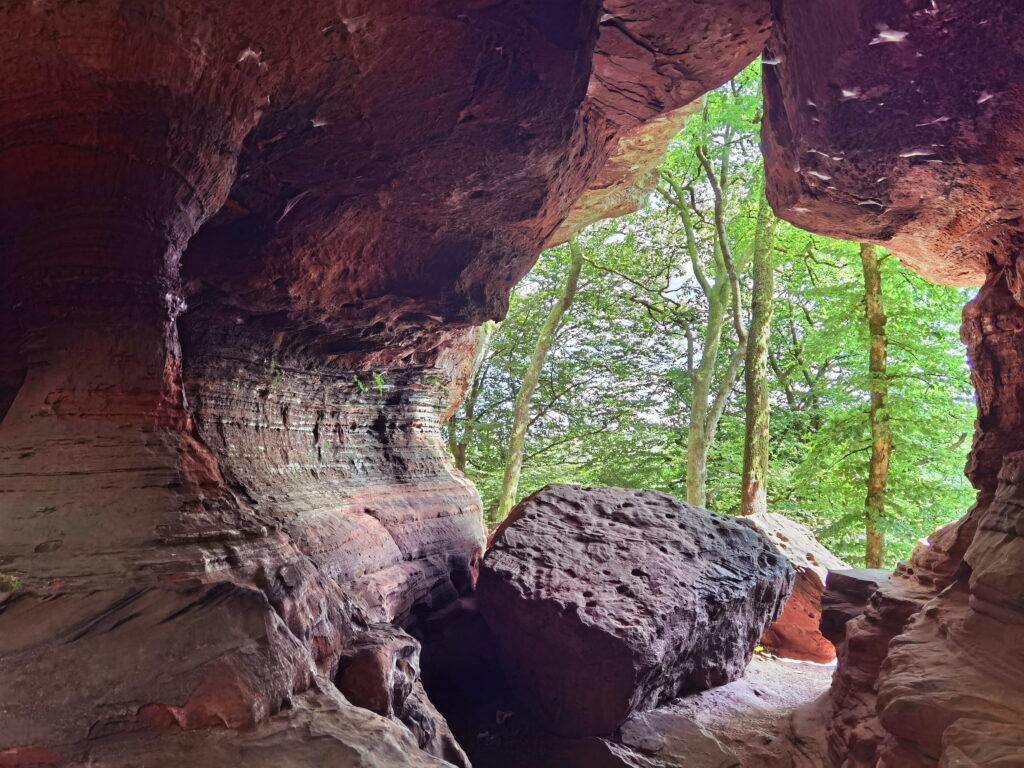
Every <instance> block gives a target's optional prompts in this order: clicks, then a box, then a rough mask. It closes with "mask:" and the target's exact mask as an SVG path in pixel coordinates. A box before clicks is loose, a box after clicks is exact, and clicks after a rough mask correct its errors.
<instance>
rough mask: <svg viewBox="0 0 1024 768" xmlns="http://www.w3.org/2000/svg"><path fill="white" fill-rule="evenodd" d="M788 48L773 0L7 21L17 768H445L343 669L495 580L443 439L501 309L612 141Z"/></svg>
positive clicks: (0, 541) (2, 209)
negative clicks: (93, 764)
mask: <svg viewBox="0 0 1024 768" xmlns="http://www.w3.org/2000/svg"><path fill="white" fill-rule="evenodd" d="M666 16H670V17H671V18H672V19H680V20H685V21H686V23H685V24H682V23H680V24H671V25H667V24H664V23H661V22H662V21H663V20H664V19H665V18H666ZM767 27H768V15H767V2H766V0H733V1H732V2H729V3H725V4H719V5H716V6H715V7H714V8H711V7H705V4H703V3H699V2H695V1H694V2H684V3H674V4H673V3H655V4H645V6H644V7H643V8H642V9H640V8H635V7H633V6H632V5H631V4H628V3H611V2H609V3H607V4H605V5H604V6H602V5H600V4H599V3H596V2H584V3H561V2H557V3H551V2H546V1H545V2H539V1H536V0H520V1H517V2H512V3H493V2H487V1H486V0H485V2H430V3H421V2H405V1H404V0H388V1H387V2H372V3H369V2H362V0H345V1H344V2H341V3H340V4H326V5H325V4H323V3H314V2H309V1H308V0H299V2H292V1H291V0H289V1H288V2H284V1H283V0H282V1H280V2H279V1H278V0H271V2H268V3H262V4H259V5H258V6H254V5H253V4H252V3H248V2H241V0H226V1H225V0H222V1H220V2H210V1H209V0H181V1H180V2H173V3H161V2H149V1H148V0H147V1H145V2H124V0H97V1H96V2H90V3H85V4H82V3H75V2H68V1H67V0H55V1H54V2H45V3H34V2H13V3H7V4H5V5H4V7H3V8H2V9H0V49H2V51H3V54H2V55H0V72H2V75H3V76H2V78H0V178H2V179H3V183H2V184H0V239H2V241H3V248H2V249H0V260H2V264H3V270H4V276H5V280H4V281H3V282H2V285H0V419H2V422H0V491H2V492H0V576H2V584H3V586H2V587H0V589H2V590H4V592H3V602H2V603H0V649H2V652H0V701H3V702H4V707H3V709H2V711H0V755H2V756H3V757H2V760H3V761H6V763H5V764H13V765H20V764H33V763H46V762H47V761H50V762H63V763H65V764H80V763H87V762H88V761H90V760H94V759H95V760H101V761H102V762H103V764H105V765H115V764H124V765H129V764H140V763H142V762H146V761H147V759H148V758H145V756H146V755H150V756H152V755H160V764H161V765H168V766H173V765H178V764H186V765H195V764H196V760H195V757H194V754H195V750H201V751H202V752H203V753H204V754H206V755H207V756H208V757H209V758H210V759H211V760H215V761H216V762H218V763H219V764H223V765H234V764H254V765H255V764H259V760H261V759H262V760H263V761H264V763H273V761H274V760H275V759H276V758H277V757H278V756H280V755H281V754H282V751H283V750H285V745H287V746H288V749H292V750H293V751H294V757H293V758H291V759H292V760H293V761H294V762H296V763H302V764H310V761H313V760H320V759H323V760H327V759H328V758H329V757H331V756H336V755H338V754H340V753H341V751H343V750H342V749H341V747H343V746H344V744H345V740H346V739H349V738H350V737H351V738H352V739H355V737H354V736H351V733H352V732H351V730H346V728H349V725H351V724H353V723H359V724H363V723H365V724H366V726H365V727H366V729H367V730H366V733H370V732H372V733H376V734H380V739H381V740H382V741H381V743H382V744H387V745H389V746H388V747H387V748H386V749H384V748H382V750H381V751H380V752H379V754H378V755H377V756H376V757H375V758H374V760H376V763H377V764H380V765H414V764H424V765H426V764H431V763H432V761H434V762H435V763H436V760H434V758H429V757H428V756H427V755H426V754H425V753H423V752H422V751H420V750H417V748H416V741H415V740H413V739H412V738H411V736H409V734H408V733H407V731H406V730H405V729H404V727H403V726H400V725H397V724H396V723H395V722H394V721H393V720H388V719H385V718H383V717H381V716H379V715H377V714H373V713H370V712H369V711H366V710H356V709H355V708H353V707H352V706H351V705H350V704H347V703H346V702H345V701H344V700H343V699H342V698H341V697H340V694H338V693H336V692H333V693H332V692H331V687H332V686H333V683H332V682H331V681H334V680H336V679H337V678H336V675H337V673H338V668H339V664H340V662H341V660H342V658H343V657H345V658H347V656H346V654H347V653H349V652H350V651H352V650H353V649H355V648H358V647H361V645H360V643H361V642H362V640H361V638H363V639H365V637H364V636H365V635H367V629H366V628H367V626H368V625H369V624H371V623H378V624H379V623H387V622H394V621H404V620H405V619H406V618H407V617H408V616H410V615H412V614H416V613H418V612H422V611H426V610H430V609H432V608H436V607H438V606H441V605H443V604H444V603H445V602H447V601H450V600H452V599H453V598H455V597H456V596H457V595H458V594H460V593H461V592H464V591H465V590H466V589H467V588H468V587H469V585H470V584H471V583H472V580H473V578H474V574H475V568H476V559H477V558H478V556H479V552H480V549H481V547H482V544H483V531H482V525H481V523H480V506H479V498H478V496H477V494H476V492H475V490H474V489H473V488H472V486H471V485H470V484H469V483H468V482H467V481H466V480H465V479H464V478H462V477H461V476H459V475H457V474H456V473H455V472H454V471H453V470H451V469H450V468H449V466H448V464H447V460H446V459H445V457H444V453H443V447H442V445H441V442H440V440H439V435H438V429H439V425H440V423H441V421H442V419H443V418H444V416H445V414H446V413H447V412H448V411H449V410H450V409H451V407H452V405H453V403H454V402H456V401H457V399H458V397H459V394H460V388H461V387H462V386H464V383H465V376H466V365H467V362H468V359H469V357H470V354H471V351H472V336H473V334H472V329H471V326H472V325H473V324H474V323H479V322H481V321H482V320H484V319H487V318H490V317H499V316H500V315H501V314H502V313H503V311H504V308H505V304H506V301H507V293H508V290H509V289H510V287H511V286H512V285H514V284H515V282H516V281H517V280H518V279H519V278H520V277H521V276H522V275H523V274H524V273H525V272H526V270H527V269H528V268H529V266H530V265H531V264H532V262H533V260H534V259H535V258H536V256H537V253H538V252H539V250H540V247H541V245H542V244H543V243H544V242H545V241H546V240H547V239H548V238H549V237H550V235H551V234H552V232H553V231H554V230H555V228H556V226H557V225H558V224H559V222H560V221H562V220H563V219H564V218H565V217H566V215H567V213H568V212H569V210H570V209H571V207H572V206H573V204H574V202H575V200H576V199H577V198H578V197H579V196H580V195H581V194H582V193H583V191H584V190H585V189H586V188H587V187H588V186H589V185H590V184H591V182H593V181H594V180H595V179H596V178H597V176H598V174H599V172H600V171H601V168H602V167H603V165H604V163H605V161H606V159H607V157H608V156H609V155H610V153H611V152H612V151H613V149H614V146H615V144H616V141H617V137H618V136H619V135H624V134H625V133H626V132H629V131H632V130H634V129H636V128H638V127H639V126H641V125H642V124H644V123H645V122H646V121H649V120H651V119H654V118H656V117H657V116H659V115H662V114H665V113H668V112H670V111H672V110H675V109H678V108H680V107H682V106H683V105H685V104H687V103H689V102H692V101H693V100H694V99H695V98H697V97H699V96H700V94H701V93H703V92H704V91H706V90H707V89H709V88H712V87H715V86H716V85H718V84H719V83H721V82H722V81H724V80H725V79H727V78H728V77H730V76H731V75H733V74H734V73H735V72H736V71H738V70H739V69H740V68H741V67H742V66H744V65H745V64H746V63H747V62H748V61H750V60H751V59H752V58H753V57H754V56H755V55H756V54H757V52H758V50H759V49H760V47H761V44H762V42H763V40H764V38H765V36H766V35H767ZM9 587H17V589H15V590H13V592H12V593H11V594H8V591H10V590H9ZM371 634H372V633H371ZM357 713H358V714H357ZM398 719H399V720H400V719H401V718H398ZM407 719H408V718H407ZM346 723H347V724H348V725H345V724H346ZM224 727H226V728H227V729H228V731H229V732H230V734H231V735H230V736H225V737H224V738H223V739H222V740H220V741H218V742H217V743H218V744H220V746H218V747H217V748H216V749H214V747H213V746H211V744H212V741H211V740H214V739H216V738H217V737H215V736H210V735H209V733H208V730H209V729H210V728H224ZM352 727H356V726H352ZM358 727H359V728H362V727H363V726H362V725H359V726H358ZM243 729H245V733H246V735H244V736H243V735H240V734H241V731H242V730H243ZM211 733H212V732H211ZM307 737H308V738H307ZM357 741H358V744H357ZM357 741H352V742H351V743H352V745H353V746H358V747H359V749H358V750H357V751H359V753H360V754H365V750H363V746H362V745H365V743H366V741H364V740H362V739H361V737H360V739H359V740H357ZM254 744H260V745H262V746H261V747H256V746H253V745H254ZM300 744H301V746H298V745H300ZM339 745H340V746H339ZM259 749H263V750H264V751H263V752H262V753H261V754H263V755H264V757H261V758H257V757H255V756H254V755H255V754H256V753H255V752H254V751H253V750H257V751H258V750H259ZM339 759H340V758H339ZM353 759H354V758H353ZM280 764H287V763H285V762H282V763H280Z"/></svg>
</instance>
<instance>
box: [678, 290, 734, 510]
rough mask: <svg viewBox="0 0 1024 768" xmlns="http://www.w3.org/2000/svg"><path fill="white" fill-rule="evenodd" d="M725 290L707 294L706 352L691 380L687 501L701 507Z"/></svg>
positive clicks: (704, 494) (702, 355) (705, 500)
mask: <svg viewBox="0 0 1024 768" xmlns="http://www.w3.org/2000/svg"><path fill="white" fill-rule="evenodd" d="M721 294H722V290H721V286H718V287H716V289H713V290H711V291H710V292H709V293H708V294H707V300H708V320H707V325H706V326H705V332H704V350H703V353H702V354H701V358H700V364H699V365H698V366H697V370H695V371H694V373H693V376H692V377H691V385H692V388H693V391H692V393H691V398H690V426H689V430H688V433H687V440H686V500H687V501H688V502H689V503H690V504H693V505H694V506H697V507H703V506H704V505H705V503H707V474H708V466H707V465H708V450H709V446H710V440H709V438H708V434H707V425H708V406H709V403H710V399H711V383H712V379H713V377H714V375H715V364H716V362H717V360H718V348H719V345H720V344H721V339H722V329H723V327H724V325H725V300H724V297H723V296H722V295H721Z"/></svg>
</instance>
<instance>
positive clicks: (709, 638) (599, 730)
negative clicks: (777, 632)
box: [477, 485, 793, 736]
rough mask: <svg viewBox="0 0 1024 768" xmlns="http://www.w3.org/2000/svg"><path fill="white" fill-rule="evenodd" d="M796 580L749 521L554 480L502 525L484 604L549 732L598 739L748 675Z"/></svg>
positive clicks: (490, 555)
mask: <svg viewBox="0 0 1024 768" xmlns="http://www.w3.org/2000/svg"><path fill="white" fill-rule="evenodd" d="M792 584H793V569H792V568H791V566H790V565H789V562H788V561H787V560H786V559H785V558H784V557H783V556H782V555H781V554H780V553H779V551H778V550H777V549H776V548H775V547H774V546H773V545H772V544H771V543H770V542H769V541H768V540H767V539H766V538H765V537H764V536H763V535H762V534H761V533H760V532H759V531H758V530H757V529H756V528H754V527H753V526H752V525H750V524H748V523H745V522H744V521H743V520H742V519H741V518H730V517H727V516H725V515H719V514H715V513H712V512H708V511H706V510H703V509H698V508H697V507H692V506H690V505H688V504H685V503H683V502H681V501H679V500H678V499H676V498H674V497H672V496H669V495H668V494H664V493H659V492H656V491H635V490H627V489H621V488H581V487H579V486H569V485H549V486H546V487H544V488H542V489H541V490H539V491H537V492H536V493H534V494H533V495H531V496H529V497H528V498H526V499H524V500H523V501H522V502H520V503H519V504H518V505H517V506H516V508H515V509H514V510H513V511H512V513H511V514H510V515H509V517H508V519H507V520H506V521H505V522H504V523H502V525H501V527H500V528H499V530H498V531H497V533H496V535H495V536H494V540H493V543H492V545H491V548H490V549H489V550H488V552H487V554H486V556H485V557H484V561H483V564H482V566H481V571H480V579H479V582H478V585H477V598H478V601H479V605H480V609H481V611H482V612H483V615H484V618H485V619H486V620H487V623H488V624H489V625H490V627H491V629H492V630H493V632H494V634H495V635H496V636H497V638H498V644H499V649H500V656H501V663H502V668H503V669H504V671H505V675H506V676H507V678H508V680H509V683H510V684H511V686H512V688H513V690H514V691H516V693H517V694H518V695H519V696H520V698H521V699H522V700H523V702H524V703H525V704H526V705H527V706H528V707H529V708H530V709H531V710H532V711H533V712H534V714H535V715H536V716H537V717H538V718H539V720H540V722H541V723H543V724H544V725H545V727H549V728H550V729H551V730H552V731H554V732H555V733H559V734H563V735H567V736H586V735H606V734H610V733H612V732H613V731H614V730H615V728H616V727H618V725H619V724H620V723H621V722H622V721H623V720H624V719H625V718H626V717H627V716H628V715H629V713H630V712H633V711H635V710H637V709H648V708H651V707H654V706H657V705H658V704H661V703H664V702H665V701H668V700H669V699H671V698H673V697H675V696H678V695H680V694H683V693H689V692H693V691H699V690H703V689H706V688H710V687H712V686H717V685H722V684H724V683H727V682H729V681H730V680H733V679H735V678H736V677H737V676H739V675H741V674H742V672H743V669H744V668H745V667H746V665H747V662H748V661H749V659H750V654H751V652H752V651H753V649H754V646H755V645H756V644H757V641H758V638H760V636H761V634H762V633H763V632H764V630H765V628H766V627H767V626H768V625H770V624H771V623H772V622H773V621H774V620H775V619H776V618H778V616H779V614H780V613H781V611H782V607H783V604H784V602H785V599H786V597H787V596H788V594H789V592H790V589H791V588H792Z"/></svg>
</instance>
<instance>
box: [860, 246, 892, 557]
mask: <svg viewBox="0 0 1024 768" xmlns="http://www.w3.org/2000/svg"><path fill="white" fill-rule="evenodd" d="M860 259H861V264H862V265H863V267H864V307H865V314H866V315H867V320H868V330H869V331H870V334H871V351H870V359H869V382H870V389H871V416H870V421H871V464H870V467H869V469H868V483H867V485H868V492H867V498H866V499H865V503H864V517H865V528H866V532H867V547H866V552H865V563H866V565H867V567H868V568H881V567H882V563H883V561H884V560H885V533H884V532H883V531H882V530H880V525H881V522H882V518H883V515H884V514H885V493H886V488H887V486H888V483H889V456H890V454H891V453H892V436H891V434H890V432H889V411H888V409H887V407H886V402H885V401H886V398H887V397H888V395H889V382H888V379H887V372H886V347H887V345H888V339H887V338H886V335H885V309H884V307H883V306H882V274H881V270H880V269H879V263H878V256H877V254H876V253H875V246H873V245H868V244H867V243H864V244H862V245H861V247H860Z"/></svg>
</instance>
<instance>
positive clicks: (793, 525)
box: [747, 512, 850, 664]
mask: <svg viewBox="0 0 1024 768" xmlns="http://www.w3.org/2000/svg"><path fill="white" fill-rule="evenodd" d="M747 519H748V520H749V521H750V522H752V523H753V524H754V525H756V526H757V528H758V530H760V531H761V532H762V533H763V534H764V535H765V536H767V537H768V539H769V540H770V541H771V542H772V544H774V545H775V546H776V547H778V548H779V551H780V552H782V554H783V555H785V556H786V559H787V560H789V562H790V565H792V566H793V568H794V570H795V571H796V581H795V582H794V583H793V593H792V594H791V595H790V596H789V600H787V601H786V607H785V609H784V610H783V611H782V615H781V616H779V620H778V621H776V622H775V623H774V624H772V625H771V626H770V627H769V628H768V631H767V632H765V633H764V636H763V637H762V638H761V645H763V646H765V647H766V648H769V649H770V650H772V651H773V652H774V653H775V654H776V655H778V656H781V657H782V658H784V659H797V660H799V661H813V662H816V663H818V664H825V663H828V662H830V661H833V660H835V658H836V649H835V646H834V645H832V643H831V642H830V641H829V640H828V638H826V637H825V636H824V635H822V634H821V628H820V624H821V595H822V592H824V591H825V578H826V577H827V576H828V572H829V571H834V570H846V569H848V568H849V567H850V566H849V565H848V564H846V563H845V562H843V561H842V560H840V559H839V558H838V557H836V556H835V555H833V554H832V553H831V552H829V551H828V549H826V548H825V545H824V544H822V543H821V542H820V541H818V540H817V539H816V538H814V534H813V533H812V532H811V529H810V528H808V527H807V526H806V525H801V524H800V523H798V522H796V521H795V520H790V519H789V518H788V517H786V516H785V515H780V514H779V513H777V512H758V513H757V514H754V515H749V516H748V517H747Z"/></svg>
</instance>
